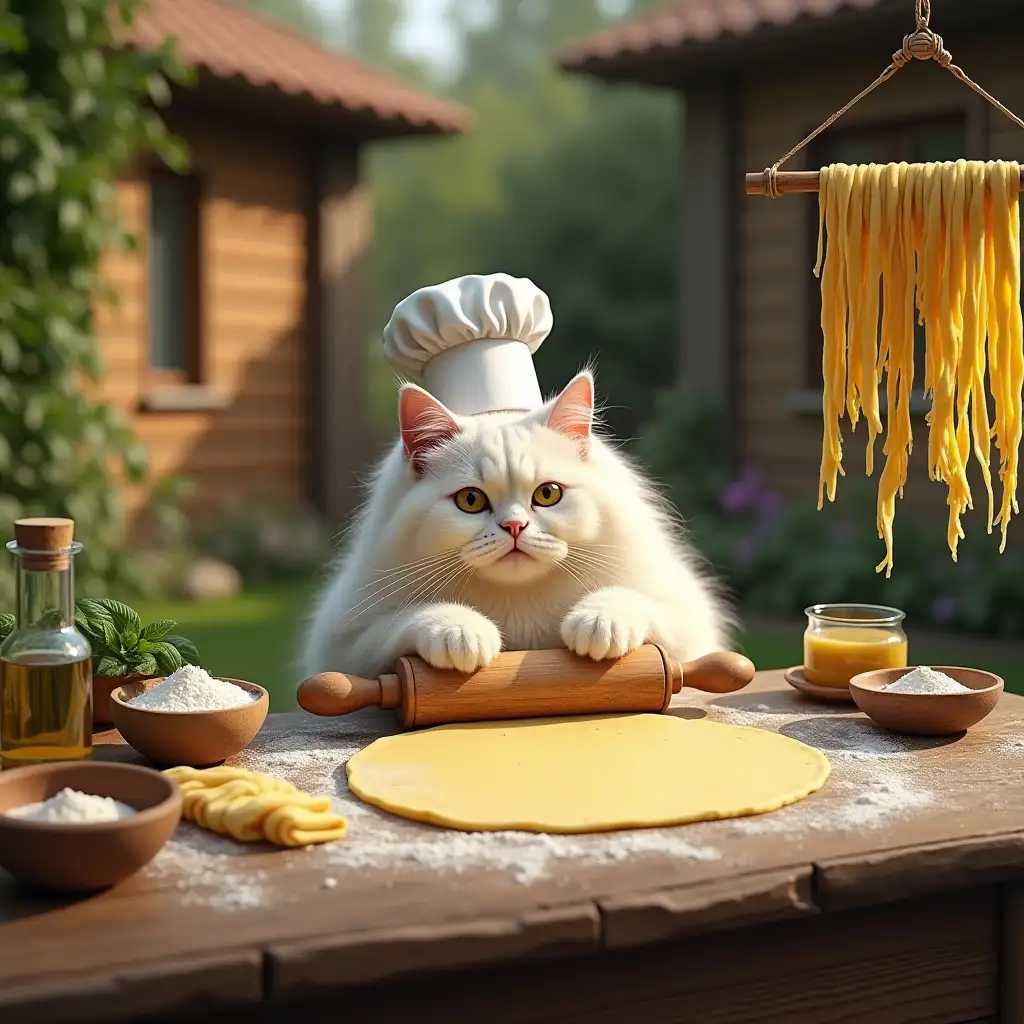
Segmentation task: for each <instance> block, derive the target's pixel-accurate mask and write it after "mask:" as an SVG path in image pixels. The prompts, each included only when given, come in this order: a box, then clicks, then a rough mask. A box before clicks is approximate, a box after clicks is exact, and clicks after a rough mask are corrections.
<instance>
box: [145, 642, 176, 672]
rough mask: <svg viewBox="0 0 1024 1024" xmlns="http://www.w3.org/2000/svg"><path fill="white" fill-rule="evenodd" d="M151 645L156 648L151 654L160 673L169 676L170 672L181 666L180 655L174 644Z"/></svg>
mask: <svg viewBox="0 0 1024 1024" xmlns="http://www.w3.org/2000/svg"><path fill="white" fill-rule="evenodd" d="M153 646H154V647H155V648H156V650H155V651H153V652H152V654H153V657H154V658H155V659H156V664H157V667H158V668H159V669H160V673H161V674H162V675H165V676H169V675H170V674H171V673H172V672H177V671H178V669H179V668H181V666H182V664H183V662H182V660H181V655H180V654H179V653H178V648H177V647H175V646H174V644H168V643H159V644H154V645H153Z"/></svg>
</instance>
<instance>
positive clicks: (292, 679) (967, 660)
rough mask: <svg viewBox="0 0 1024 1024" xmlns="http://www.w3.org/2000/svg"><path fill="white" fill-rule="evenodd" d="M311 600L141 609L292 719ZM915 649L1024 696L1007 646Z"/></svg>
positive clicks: (766, 632)
mask: <svg viewBox="0 0 1024 1024" xmlns="http://www.w3.org/2000/svg"><path fill="white" fill-rule="evenodd" d="M313 597H314V588H313V585H312V584H311V583H305V584H303V583H300V584H288V585H283V586H277V587H274V588H270V589H267V590H259V591H253V592H250V593H246V594H243V595H241V596H240V597H236V598H230V599H228V600H218V601H204V602H201V603H190V602H160V603H146V604H140V605H139V606H138V607H139V613H140V614H141V615H142V616H143V618H144V619H145V621H147V622H148V621H150V620H151V619H158V618H159V619H175V620H176V621H177V622H178V627H177V629H176V632H179V633H182V634H184V635H185V636H187V637H189V638H190V639H191V640H193V641H195V644H196V646H197V647H198V648H199V654H200V657H201V658H202V663H203V667H204V668H205V669H207V670H208V671H210V672H213V673H215V674H217V675H226V676H235V677H237V678H241V679H248V680H251V681H252V682H254V683H259V684H260V685H261V686H264V687H266V688H267V689H268V690H269V691H270V694H271V699H272V709H273V710H274V711H288V710H290V709H292V708H294V707H295V687H296V686H297V684H298V683H299V682H300V681H301V673H300V672H299V671H298V670H297V669H295V668H294V667H293V666H292V664H291V662H292V659H293V658H294V657H295V654H296V651H297V649H298V644H299V640H300V635H301V629H302V622H303V618H304V616H305V615H306V614H307V611H308V610H309V608H310V607H311V606H312V602H313ZM912 633H913V631H912V630H911V634H912ZM741 646H742V649H743V651H744V653H745V654H746V655H747V656H748V657H750V658H751V659H752V660H753V662H754V664H755V665H757V667H758V668H761V669H769V668H784V667H787V666H789V665H795V664H798V663H799V661H800V657H801V638H800V632H799V628H797V629H794V630H787V629H767V628H758V629H755V630H751V631H749V632H748V633H746V634H745V635H744V636H743V637H742V640H741ZM911 646H912V650H913V657H914V659H915V661H916V662H917V663H918V664H926V665H927V664H932V665H951V664H952V665H970V666H972V667H975V668H983V669H987V670H989V671H990V672H996V673H998V674H999V675H1001V676H1002V677H1003V678H1004V679H1005V680H1006V685H1007V688H1008V689H1010V690H1013V691H1015V692H1017V693H1024V657H1022V656H1021V654H1019V653H1018V652H1017V651H1015V650H1014V649H1012V648H1011V647H1009V646H1008V645H1006V644H998V643H992V644H986V643H985V642H984V641H982V640H976V639H969V638H964V639H962V640H958V639H957V638H955V637H953V638H950V639H949V640H945V639H941V638H940V639H931V638H929V639H922V640H921V641H920V642H916V641H915V640H914V637H913V635H911Z"/></svg>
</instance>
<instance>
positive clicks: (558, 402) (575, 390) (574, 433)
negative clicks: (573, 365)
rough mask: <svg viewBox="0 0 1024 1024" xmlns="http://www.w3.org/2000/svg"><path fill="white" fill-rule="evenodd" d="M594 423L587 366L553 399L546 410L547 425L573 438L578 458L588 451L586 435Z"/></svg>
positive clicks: (588, 443)
mask: <svg viewBox="0 0 1024 1024" xmlns="http://www.w3.org/2000/svg"><path fill="white" fill-rule="evenodd" d="M593 423H594V377H593V375H592V374H591V373H590V371H589V370H584V371H583V373H580V374H577V375H576V376H575V377H573V379H572V380H571V381H569V383H568V384H567V385H566V386H565V389H564V390H563V391H562V393H561V394H560V395H559V396H558V398H556V399H555V404H554V405H553V406H552V407H551V411H550V412H549V413H548V421H547V426H548V429H549V430H553V431H554V432H555V433H556V434H562V435H563V436H564V437H568V438H569V439H570V440H572V441H575V442H576V445H577V447H578V448H579V452H580V458H583V459H585V458H587V456H588V455H589V454H590V435H591V429H592V427H593Z"/></svg>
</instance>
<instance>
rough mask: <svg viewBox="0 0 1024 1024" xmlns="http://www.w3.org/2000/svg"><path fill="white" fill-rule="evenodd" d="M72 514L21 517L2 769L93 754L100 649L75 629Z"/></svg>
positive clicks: (2, 676) (2, 692)
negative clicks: (95, 651) (95, 658)
mask: <svg viewBox="0 0 1024 1024" xmlns="http://www.w3.org/2000/svg"><path fill="white" fill-rule="evenodd" d="M74 529H75V524H74V522H73V521H72V520H70V519H46V518H40V519H19V520H18V521H17V522H15V524H14V536H15V539H14V540H13V541H11V542H10V543H9V544H8V545H7V548H8V550H9V551H10V552H12V554H14V556H15V557H16V558H17V561H18V568H17V595H18V596H17V621H16V623H15V627H14V630H13V631H12V632H11V634H10V635H9V636H8V637H7V639H6V640H5V641H4V642H3V644H2V645H0V768H17V767H20V766H21V765H29V764H41V763H44V762H47V761H80V760H84V759H87V758H91V757H92V650H91V648H90V647H89V641H88V640H87V639H86V638H85V637H84V636H82V634H81V633H79V632H78V630H77V629H75V593H74V591H75V587H74V569H73V565H74V562H73V559H74V556H75V555H76V554H78V552H79V551H81V550H82V545H81V544H80V543H78V542H77V541H75V540H74Z"/></svg>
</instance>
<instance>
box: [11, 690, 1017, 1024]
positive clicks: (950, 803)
mask: <svg viewBox="0 0 1024 1024" xmlns="http://www.w3.org/2000/svg"><path fill="white" fill-rule="evenodd" d="M671 713H674V714H679V715H683V716H689V717H700V716H703V715H707V716H709V717H710V718H712V719H715V720H719V721H723V722H731V723H737V724H749V725H757V726H760V727H763V728H768V729H775V730H778V731H779V732H782V733H785V734H787V735H790V736H793V737H796V738H798V739H801V740H804V741H805V742H808V743H810V744H812V745H814V746H817V747H819V748H820V749H822V750H823V751H825V752H826V754H827V755H828V756H829V758H830V760H831V761H832V764H833V774H832V777H831V779H830V780H829V782H828V784H827V786H826V787H825V789H824V790H822V791H821V792H819V793H817V794H815V795H813V796H812V797H810V798H809V799H807V800H806V801H804V802H802V803H800V804H798V805H795V806H793V807H790V808H785V809H783V810H781V811H778V812H776V813H774V814H770V815H763V816H759V817H753V818H746V819H741V820H734V821H728V822H713V823H704V824H699V825H691V826H686V827H684V828H679V829H659V830H647V831H640V832H632V833H620V834H610V835H605V836H589V837H548V836H530V835H525V834H521V833H513V834H505V835H491V836H487V835H465V834H460V833H453V832H447V831H444V830H439V829H432V828H429V827H426V826H422V827H421V826H417V825H414V824H412V823H409V822H404V821H400V820H398V819H393V818H390V817H387V816H385V815H382V814H379V813H377V812H376V811H374V810H372V809H370V808H367V807H364V806H362V805H361V804H358V803H357V802H355V801H353V800H352V798H351V797H350V796H349V794H348V793H347V790H346V789H345V782H344V778H345V773H344V762H345V760H346V758H347V757H348V756H350V755H351V754H352V753H353V752H354V751H355V750H356V749H358V748H359V747H361V746H363V745H365V744H366V743H367V742H369V741H370V740H372V739H373V738H374V737H376V736H378V735H380V734H381V733H382V732H385V731H388V730H389V728H390V726H389V725H388V724H386V723H385V722H382V721H381V720H380V719H373V720H363V721H361V722H354V723H353V722H342V721H331V720H323V719H314V718H312V717H310V716H307V715H305V714H302V713H298V714H292V715H277V716H271V718H270V719H269V720H268V722H267V725H266V726H265V728H264V729H263V731H262V732H261V733H260V735H259V737H257V739H256V741H254V743H253V745H252V746H251V747H250V748H249V750H247V751H246V752H245V753H244V754H243V755H242V756H241V757H240V758H238V759H236V760H237V761H238V763H241V764H243V765H245V766H247V767H255V768H260V769H261V770H265V771H271V772H274V773H276V774H279V775H282V776H285V777H288V778H291V779H292V780H293V781H295V782H296V783H298V784H300V785H305V786H307V787H308V788H311V789H314V790H320V791H329V792H333V793H335V794H337V799H338V802H339V804H340V805H341V806H342V807H343V808H344V809H345V811H346V813H347V814H349V816H350V825H351V831H350V835H349V837H348V838H347V839H345V840H343V841H342V842H339V843H336V844H332V845H330V846H322V847H314V848H311V849H309V850H300V851H291V852H281V851H276V850H269V849H262V848H253V847H242V846H239V845H237V844H234V843H232V842H230V841H228V840H224V839H221V838H219V837H216V836H213V835H210V834H208V833H204V832H200V831H199V830H197V829H195V828H194V826H191V825H183V826H182V827H181V829H179V832H178V833H177V834H176V836H175V838H174V839H173V840H172V841H171V843H169V844H168V846H167V847H166V848H165V849H164V850H163V851H162V852H161V854H160V855H159V856H158V858H157V859H156V860H155V861H154V862H153V863H152V864H151V865H150V866H149V867H147V868H146V869H145V870H144V871H143V872H141V873H140V874H139V875H138V876H136V877H135V878H133V879H132V880H130V881H129V882H127V883H125V884H123V885H122V886H120V887H118V888H116V889H114V890H112V891H110V892H107V893H104V894H102V895H100V896H96V897H93V898H89V899H85V900H80V901H70V902H68V901H63V900H55V899H53V900H48V899H42V898H40V897H39V896H32V895H29V894H28V893H26V892H24V891H23V890H20V889H19V888H18V887H17V886H16V885H15V884H14V883H13V882H12V881H11V880H10V879H9V878H7V877H6V876H4V875H3V874H2V872H0V1019H2V1020H5V1021H6V1020H10V1021H12V1022H13V1021H17V1022H18V1024H27V1022H30V1021H36V1020H67V1021H71V1020H76V1021H77V1020H94V1021H113V1020H126V1019H127V1020H139V1019H147V1020H148V1019H164V1020H204V1019H211V1020H212V1019H216V1020H217V1021H219V1022H233V1021H236V1020H237V1021H239V1022H241V1021H243V1020H244V1021H247V1022H251V1021H278V1020H283V1019H291V1017H290V1014H291V1013H302V1015H303V1017H302V1019H304V1020H308V1021H317V1020H323V1021H327V1020H331V1021H334V1020H337V1019H338V1018H339V1017H340V1016H342V1015H343V1016H344V1017H345V1019H347V1020H352V1021H371V1020H372V1021H392V1020H394V1021H397V1020H400V1019H403V1017H404V1016H405V1015H408V1016H409V1017H412V1016H415V1019H417V1020H418V1021H423V1022H428V1021H445V1022H447V1024H455V1022H462V1021H466V1022H469V1021H474V1022H475V1021H481V1020H483V1019H484V1018H485V1017H486V1018H487V1019H488V1020H491V1021H497V1022H527V1021H534V1022H541V1021H551V1022H558V1024H573V1022H583V1021H586V1022H588V1024H594V1022H598V1024H612V1022H617V1021H628V1022H630V1024H641V1022H644V1021H652V1022H658V1024H668V1022H674V1021H688V1022H689V1021H694V1022H701V1024H710V1022H729V1021H737V1022H739V1021H742V1022H744V1024H749V1022H753V1021H756V1022H760V1024H763V1022H769V1021H787V1022H789V1021H796V1022H801V1024H802V1022H833V1021H835V1022H838V1021H844V1022H850V1021H870V1022H871V1024H902V1022H910V1021H928V1022H931V1024H939V1022H945V1021H958V1022H959V1021H1001V1022H1012V1024H1022V1022H1024V699H1022V698H1020V697H1014V696H1009V695H1008V696H1006V697H1004V698H1003V700H1002V701H1001V703H1000V706H999V707H998V708H997V710H996V712H995V713H993V715H992V716H990V718H989V719H988V720H986V721H985V722H983V723H982V724H981V725H979V726H978V727H976V728H975V729H974V730H972V731H971V732H970V733H969V734H967V735H966V736H963V737H959V738H955V739H909V738H901V737H897V736H894V735H891V734H888V733H884V732H881V731H879V730H877V729H875V728H874V727H873V726H872V725H871V724H870V723H869V722H868V721H867V720H866V719H865V718H864V717H863V716H862V715H860V714H859V713H857V712H856V710H855V709H852V708H847V707H846V706H845V705H829V706H823V705H820V704H816V703H812V702H809V701H807V700H806V699H804V698H803V697H801V696H800V695H798V694H796V693H795V692H794V691H792V690H790V689H789V688H788V687H787V686H786V684H785V683H784V682H783V680H782V678H781V675H780V674H779V673H776V672H768V673H761V674H759V676H758V678H757V680H756V681H755V682H754V683H753V684H752V685H751V686H750V687H749V688H748V689H747V690H744V691H743V692H742V693H739V694H734V695H731V696H726V697H718V698H715V697H712V696H709V695H703V694H695V693H692V692H689V691H684V693H683V694H682V695H681V697H680V698H679V699H677V700H676V702H675V704H674V705H673V709H672V712H671ZM102 740H103V741H105V745H104V747H103V749H102V751H101V756H103V757H108V758H115V759H133V758H134V757H135V755H134V752H133V751H131V750H130V749H129V748H127V747H125V746H124V745H123V744H121V742H120V740H119V738H118V737H117V735H116V734H105V735H104V737H102ZM594 785H597V786H599V785H601V779H600V778H596V779H595V780H594Z"/></svg>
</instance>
